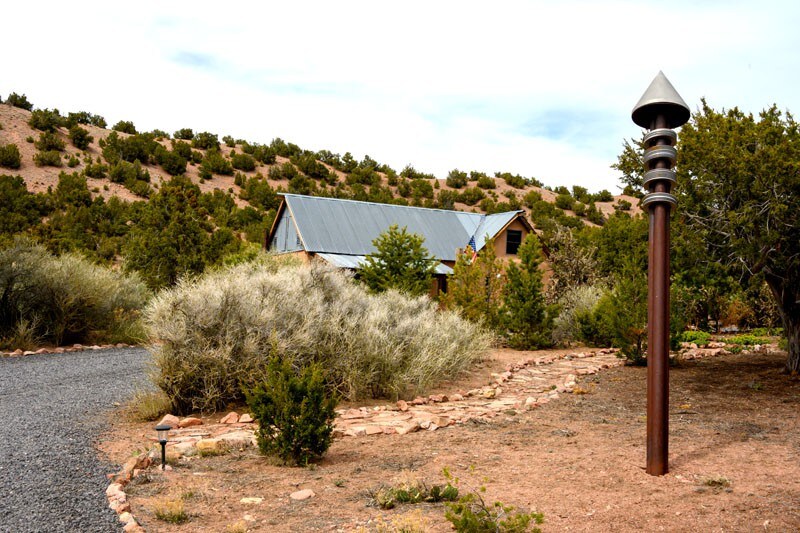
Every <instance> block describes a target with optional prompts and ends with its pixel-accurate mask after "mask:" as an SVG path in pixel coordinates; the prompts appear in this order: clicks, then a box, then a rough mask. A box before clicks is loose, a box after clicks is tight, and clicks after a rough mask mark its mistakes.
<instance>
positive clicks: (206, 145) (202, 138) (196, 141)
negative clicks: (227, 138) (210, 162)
mask: <svg viewBox="0 0 800 533" xmlns="http://www.w3.org/2000/svg"><path fill="white" fill-rule="evenodd" d="M192 148H199V149H200V150H210V149H212V148H213V149H215V150H219V139H218V138H217V135H216V134H215V133H209V132H207V131H204V132H201V133H198V134H196V135H195V136H194V138H193V139H192Z"/></svg>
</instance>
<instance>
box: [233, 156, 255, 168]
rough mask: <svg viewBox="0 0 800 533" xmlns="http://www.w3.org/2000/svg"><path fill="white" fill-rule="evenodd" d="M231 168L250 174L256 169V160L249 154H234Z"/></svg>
mask: <svg viewBox="0 0 800 533" xmlns="http://www.w3.org/2000/svg"><path fill="white" fill-rule="evenodd" d="M231 166H232V167H233V168H235V169H237V170H244V171H245V172H249V171H252V170H255V169H256V160H255V159H253V157H252V156H249V155H247V154H233V155H232V156H231Z"/></svg>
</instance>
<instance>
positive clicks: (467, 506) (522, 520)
mask: <svg viewBox="0 0 800 533" xmlns="http://www.w3.org/2000/svg"><path fill="white" fill-rule="evenodd" d="M444 475H445V478H447V480H448V484H447V486H448V487H453V488H454V489H455V490H456V491H458V489H457V488H456V487H457V485H458V479H453V477H452V475H451V474H450V472H449V471H448V470H447V468H445V469H444ZM451 480H452V482H453V485H451V484H450V481H451ZM485 492H486V487H485V486H483V485H482V486H480V487H478V488H477V489H474V490H472V491H470V492H468V493H466V494H463V495H462V496H461V497H460V498H458V501H456V502H454V503H447V504H445V505H446V508H445V509H446V510H445V515H444V517H445V519H447V521H448V522H450V523H451V524H452V525H453V529H455V530H456V531H458V532H463V533H525V532H531V533H541V530H540V529H539V528H538V527H536V526H534V527H533V528H532V529H531V525H532V524H536V525H538V524H542V523H544V515H543V514H542V513H537V512H530V513H526V512H521V511H517V510H516V508H515V507H514V506H513V505H506V504H504V503H502V502H499V501H496V502H494V503H493V504H491V505H490V504H489V503H487V502H486V500H485V499H484V498H483V494H484V493H485Z"/></svg>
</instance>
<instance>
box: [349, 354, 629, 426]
mask: <svg viewBox="0 0 800 533" xmlns="http://www.w3.org/2000/svg"><path fill="white" fill-rule="evenodd" d="M622 364H623V360H622V359H620V358H618V357H617V356H616V355H615V351H614V350H610V349H609V350H599V351H591V352H578V353H572V354H568V355H564V356H548V357H537V358H532V359H528V360H525V361H522V362H519V363H517V364H514V365H511V366H509V367H507V368H506V371H505V372H503V373H501V374H496V373H493V374H491V381H490V383H489V384H488V385H487V386H484V387H481V388H479V389H473V390H470V391H467V392H466V393H464V394H451V395H431V396H427V397H418V398H415V399H414V400H412V401H410V402H405V401H403V400H400V401H398V402H397V404H395V405H381V406H376V407H362V408H360V409H348V410H339V411H337V415H338V416H337V418H336V422H335V425H334V436H335V437H364V436H369V435H381V434H395V433H397V434H401V435H403V434H406V433H411V432H414V431H419V430H420V429H423V430H428V431H434V430H436V429H439V428H442V427H447V426H452V425H455V424H463V423H464V422H467V421H469V420H473V419H485V420H490V419H492V418H494V417H496V416H498V415H500V414H502V413H504V412H505V411H508V410H509V409H514V410H522V409H526V410H527V409H534V408H536V407H538V406H539V405H542V404H545V403H547V402H549V401H550V400H553V399H555V398H558V396H559V395H560V394H563V393H569V392H572V391H573V389H574V387H575V385H576V380H577V376H581V375H588V374H596V373H597V372H598V371H599V370H600V369H602V368H610V367H612V366H620V365H622Z"/></svg>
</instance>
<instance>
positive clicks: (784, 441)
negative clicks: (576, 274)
mask: <svg viewBox="0 0 800 533" xmlns="http://www.w3.org/2000/svg"><path fill="white" fill-rule="evenodd" d="M539 353H541V352H539ZM528 355H529V353H525V354H523V353H519V352H512V351H502V352H498V353H497V354H496V356H495V358H494V360H493V361H491V362H489V363H486V364H484V365H483V366H482V367H480V368H476V369H475V372H473V373H472V374H470V375H469V376H466V377H465V379H464V381H463V383H451V384H448V385H447V387H444V388H445V389H447V388H451V389H458V388H462V387H465V386H471V384H473V383H481V382H485V381H486V378H487V376H488V373H489V372H491V371H496V370H497V369H500V368H502V367H503V366H504V365H505V363H506V362H508V361H514V360H518V359H522V358H525V357H527V356H528ZM784 361H785V354H780V353H777V354H736V355H724V356H720V357H715V358H708V359H701V360H694V361H688V362H684V363H683V364H682V365H681V366H679V367H677V368H674V369H673V370H672V374H671V409H670V434H671V442H670V473H669V474H667V475H665V476H662V477H653V476H649V475H647V474H646V473H645V471H644V463H645V372H646V370H645V369H644V368H635V367H618V368H613V369H610V370H604V371H602V372H601V373H600V374H597V375H593V376H585V377H580V378H579V382H578V386H577V388H576V391H579V392H581V394H570V395H562V396H561V397H560V398H559V399H558V400H556V401H553V402H550V403H548V404H546V405H544V406H541V407H539V408H537V409H535V410H533V411H527V412H524V411H523V412H517V411H514V410H509V411H507V412H506V413H505V414H504V416H501V417H497V418H496V419H495V421H494V422H491V423H483V422H482V423H476V424H471V423H470V424H464V425H459V426H454V427H450V428H444V429H440V430H437V431H435V432H429V431H421V432H418V433H413V434H408V435H379V436H374V437H363V438H344V439H337V440H336V441H334V443H333V445H332V447H331V449H330V451H329V452H328V454H327V455H326V456H325V458H324V459H323V460H322V462H320V463H319V464H317V465H313V466H312V467H309V468H290V467H283V466H276V465H275V464H274V462H272V461H271V460H270V459H268V458H265V457H262V456H259V455H258V454H257V453H256V452H255V451H254V450H249V451H239V452H233V453H232V454H230V455H225V456H219V457H204V458H187V459H185V460H183V461H182V462H180V463H179V464H176V466H175V470H173V471H172V472H166V473H165V474H162V473H161V472H159V471H157V470H153V469H151V470H150V471H148V473H147V474H145V475H142V476H140V477H139V478H137V479H136V480H135V481H134V482H133V483H132V484H131V485H129V486H128V487H126V491H127V492H128V495H129V497H130V500H131V502H132V507H133V514H134V516H136V518H137V519H138V520H139V521H140V523H141V524H142V525H143V526H144V527H145V528H146V529H147V530H148V531H224V530H225V529H226V527H229V526H234V525H238V526H239V527H246V529H247V530H248V531H352V530H358V529H360V528H361V529H362V530H365V531H376V530H379V529H380V527H379V526H380V524H383V525H384V526H385V525H386V524H390V525H391V524H392V523H394V524H395V525H397V524H399V523H400V521H403V520H405V521H406V522H410V523H413V524H416V525H417V526H418V527H419V530H421V531H450V530H451V527H450V524H449V523H448V522H447V521H446V520H445V519H444V506H443V504H417V505H399V506H398V507H397V508H395V509H392V510H382V509H380V508H378V507H377V506H375V505H374V503H373V501H372V497H371V494H374V493H375V491H376V490H377V489H379V488H380V487H381V486H387V485H396V484H397V483H400V482H401V481H403V480H407V479H409V478H414V479H418V480H421V481H424V482H425V483H426V484H427V485H428V486H430V485H432V484H438V483H443V482H444V477H443V475H442V469H443V468H445V467H447V468H448V469H449V470H450V471H451V472H452V473H453V474H454V475H455V476H456V477H458V478H459V480H460V483H459V485H460V487H461V489H462V493H463V492H465V491H467V490H469V488H470V487H472V488H475V487H478V486H480V485H483V486H485V487H486V495H487V499H488V500H500V501H502V502H504V503H506V504H512V505H515V506H517V507H519V508H521V509H525V510H536V511H540V512H543V513H544V516H545V523H544V525H543V526H541V527H542V529H543V530H544V531H609V530H610V531H797V530H798V529H799V528H800V481H798V473H800V466H798V459H800V425H799V424H798V407H799V406H800V382H798V380H797V379H792V378H789V377H787V376H786V375H785V374H783V373H782V368H783V364H784ZM152 433H153V431H152V424H131V423H128V422H125V421H124V419H123V418H122V417H119V416H115V417H114V421H113V430H112V431H111V432H110V433H109V435H107V437H106V438H105V439H104V442H103V443H102V444H101V449H102V450H103V451H104V453H106V454H108V456H109V457H110V458H111V459H112V460H113V461H115V462H118V463H122V462H124V461H125V460H126V459H127V458H128V457H130V455H131V452H133V451H134V450H135V449H136V448H137V447H139V448H141V447H143V446H144V445H145V443H146V439H147V438H148V437H151V436H152ZM306 488H309V489H312V490H313V491H314V492H315V493H316V496H315V497H313V498H311V499H309V500H306V501H301V502H296V501H292V500H290V498H289V494H291V493H292V492H294V491H296V490H299V489H306ZM246 497H257V498H263V501H261V502H260V503H250V504H247V503H242V502H241V501H240V500H241V499H242V498H246ZM175 498H178V499H181V500H182V501H183V502H184V505H185V508H186V511H187V512H188V513H189V516H190V520H189V522H188V523H186V524H183V525H172V524H167V523H165V522H162V521H159V520H158V519H156V518H155V516H154V512H153V508H154V506H155V505H156V504H158V503H160V502H163V501H166V500H169V499H175ZM384 530H385V529H384ZM390 530H391V529H390Z"/></svg>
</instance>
